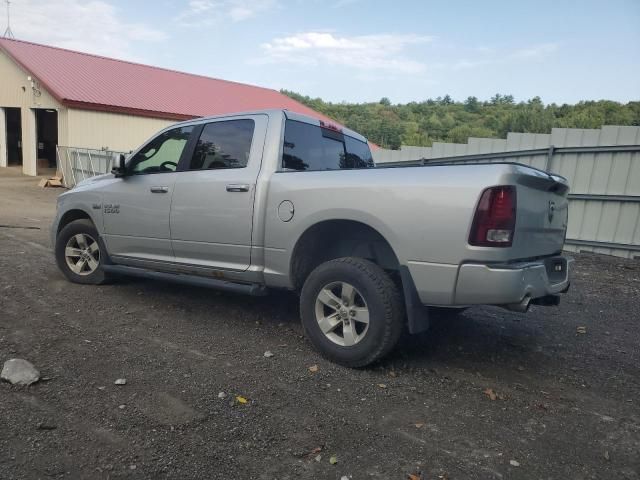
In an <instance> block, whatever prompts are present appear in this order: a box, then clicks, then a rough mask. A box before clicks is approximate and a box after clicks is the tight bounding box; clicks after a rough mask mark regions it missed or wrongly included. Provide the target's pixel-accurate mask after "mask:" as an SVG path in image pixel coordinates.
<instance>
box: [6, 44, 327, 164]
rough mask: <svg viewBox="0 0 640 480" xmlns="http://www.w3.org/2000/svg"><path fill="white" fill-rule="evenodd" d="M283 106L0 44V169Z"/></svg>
mask: <svg viewBox="0 0 640 480" xmlns="http://www.w3.org/2000/svg"><path fill="white" fill-rule="evenodd" d="M268 108H283V109H288V110H292V111H295V112H298V113H302V114H305V115H310V116H313V117H316V118H319V119H323V120H329V119H328V118H327V117H325V116H323V115H322V114H320V113H318V112H316V111H314V110H312V109H310V108H309V107H307V106H305V105H303V104H301V103H299V102H296V101H295V100H293V99H291V98H289V97H287V96H286V95H283V94H281V93H280V92H278V91H276V90H272V89H268V88H262V87H256V86H253V85H246V84H243V83H237V82H230V81H226V80H220V79H216V78H210V77H204V76H201V75H193V74H188V73H183V72H178V71H174V70H167V69H164V68H158V67H153V66H149V65H142V64H138V63H132V62H127V61H123V60H116V59H113V58H106V57H101V56H98V55H91V54H87V53H81V52H75V51H71V50H65V49H62V48H57V47H51V46H47V45H39V44H35V43H30V42H24V41H20V40H13V39H9V38H0V166H7V165H22V167H23V171H24V173H25V174H28V175H36V174H37V171H38V166H39V165H40V166H41V167H47V166H49V167H53V166H55V161H56V160H55V155H56V146H57V145H64V146H71V147H84V148H91V149H109V150H114V151H129V150H131V149H133V148H135V147H137V146H138V145H140V144H141V143H142V142H144V141H145V140H146V139H147V138H149V137H150V136H151V135H152V134H153V133H155V132H156V131H158V130H160V129H161V128H164V127H165V126H167V125H169V124H171V123H175V122H176V121H180V120H186V119H190V118H195V117H203V116H209V115H221V114H227V113H233V112H241V111H249V110H260V109H268Z"/></svg>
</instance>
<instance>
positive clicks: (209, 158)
mask: <svg viewBox="0 0 640 480" xmlns="http://www.w3.org/2000/svg"><path fill="white" fill-rule="evenodd" d="M254 127H255V122H254V121H253V120H250V119H242V120H225V121H222V122H213V123H208V124H207V125H205V126H204V128H203V129H202V133H201V134H200V138H199V139H198V143H197V144H196V147H195V150H194V152H193V157H192V158H191V163H190V164H189V170H211V169H226V168H244V167H246V166H247V163H248V162H249V154H250V153H251V141H252V140H253V130H254Z"/></svg>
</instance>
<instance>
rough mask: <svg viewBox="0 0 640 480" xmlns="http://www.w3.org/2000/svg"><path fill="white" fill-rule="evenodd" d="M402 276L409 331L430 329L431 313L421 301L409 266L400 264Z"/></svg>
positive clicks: (416, 331) (418, 331)
mask: <svg viewBox="0 0 640 480" xmlns="http://www.w3.org/2000/svg"><path fill="white" fill-rule="evenodd" d="M400 278H401V280H402V290H403V293H404V304H405V308H406V311H407V326H408V327H409V333H412V334H413V333H420V332H425V331H427V330H428V329H429V313H428V309H427V307H425V306H424V305H423V304H422V302H421V301H420V297H419V296H418V291H417V290H416V286H415V284H414V283H413V278H412V277H411V273H410V272H409V268H408V267H406V266H405V265H401V266H400Z"/></svg>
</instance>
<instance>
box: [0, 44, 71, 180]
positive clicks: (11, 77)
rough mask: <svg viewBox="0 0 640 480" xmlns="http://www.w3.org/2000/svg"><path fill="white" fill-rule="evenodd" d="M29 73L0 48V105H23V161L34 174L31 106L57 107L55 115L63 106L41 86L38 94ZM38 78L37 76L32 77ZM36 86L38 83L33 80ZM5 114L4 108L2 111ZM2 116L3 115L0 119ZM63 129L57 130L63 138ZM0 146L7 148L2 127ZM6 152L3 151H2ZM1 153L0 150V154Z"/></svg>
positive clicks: (61, 110)
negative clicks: (29, 79)
mask: <svg viewBox="0 0 640 480" xmlns="http://www.w3.org/2000/svg"><path fill="white" fill-rule="evenodd" d="M30 75H31V74H30V73H29V72H26V71H25V70H23V69H22V68H21V67H19V66H18V65H17V64H16V63H15V62H14V61H13V60H11V59H10V58H9V57H8V56H7V55H6V54H5V53H3V52H2V51H0V108H2V107H18V108H21V109H22V165H23V172H24V173H25V174H27V175H36V173H37V172H36V165H37V163H36V161H37V158H36V152H37V150H36V128H35V115H34V111H33V109H34V108H50V109H56V110H58V115H61V114H62V115H64V110H65V109H64V108H63V107H62V106H61V105H60V104H59V103H58V102H57V101H56V99H55V98H53V97H52V96H51V95H50V94H49V93H48V92H47V91H45V90H44V87H42V86H40V87H39V89H38V90H39V91H40V95H37V94H36V92H35V91H34V90H33V89H32V88H31V83H30V82H29V81H28V80H27V77H28V76H30ZM34 81H36V82H37V79H35V78H34ZM36 87H37V84H36ZM2 113H3V114H4V112H2ZM3 120H4V119H3ZM65 133H66V132H59V133H58V138H59V141H62V140H63V139H64V137H63V136H62V135H64V134H65ZM0 140H2V141H1V142H0V149H2V150H3V151H4V150H6V146H7V144H6V139H5V138H4V131H3V134H2V136H1V138H0ZM4 154H5V155H6V152H5V153H4ZM2 155H3V153H2V152H0V158H2Z"/></svg>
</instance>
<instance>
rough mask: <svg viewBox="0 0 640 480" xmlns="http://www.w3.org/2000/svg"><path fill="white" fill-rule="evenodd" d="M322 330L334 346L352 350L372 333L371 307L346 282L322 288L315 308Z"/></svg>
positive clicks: (334, 283) (332, 283) (333, 283)
mask: <svg viewBox="0 0 640 480" xmlns="http://www.w3.org/2000/svg"><path fill="white" fill-rule="evenodd" d="M315 313H316V321H317V322H318V327H320V331H321V332H322V333H323V334H324V336H325V337H327V338H328V339H329V340H331V341H332V342H333V343H335V344H337V345H340V346H342V347H352V346H354V345H356V344H358V343H359V342H361V341H362V339H363V338H364V337H365V335H366V334H367V332H368V331H369V308H368V307H367V302H366V301H365V299H364V297H363V296H362V294H361V293H360V292H359V291H358V290H357V289H356V288H355V287H354V286H353V285H351V284H349V283H346V282H331V283H329V284H327V285H325V286H324V287H322V288H321V289H320V291H319V292H318V295H317V297H316V305H315Z"/></svg>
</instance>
